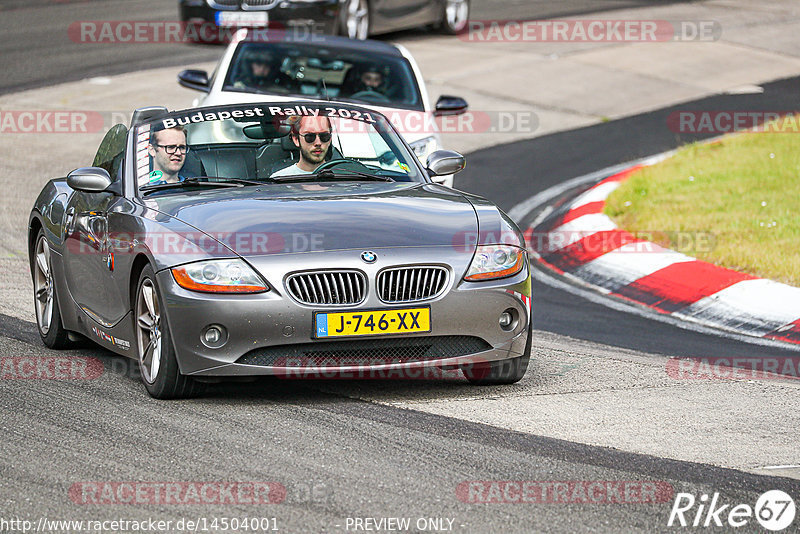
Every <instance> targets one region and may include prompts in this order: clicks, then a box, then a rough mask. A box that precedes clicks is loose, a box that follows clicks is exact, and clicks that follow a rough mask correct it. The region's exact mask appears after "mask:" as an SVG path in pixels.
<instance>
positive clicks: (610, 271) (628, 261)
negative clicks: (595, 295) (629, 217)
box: [572, 241, 696, 291]
mask: <svg viewBox="0 0 800 534" xmlns="http://www.w3.org/2000/svg"><path fill="white" fill-rule="evenodd" d="M643 247H645V249H644V250H643ZM648 248H649V249H650V250H647V249H648ZM692 261H696V260H694V258H690V257H689V256H685V255H683V254H680V253H678V252H675V251H673V250H669V249H666V248H662V247H660V246H658V245H656V244H655V243H650V242H649V241H639V242H635V243H628V244H627V245H623V246H621V247H620V248H618V249H617V250H614V251H611V252H609V253H607V254H603V255H602V256H600V257H598V258H596V259H594V260H592V261H590V262H589V263H586V264H584V265H582V266H580V267H578V268H577V269H575V270H574V271H572V274H574V275H575V276H577V277H578V278H582V279H583V280H586V281H588V282H589V283H590V284H594V285H596V286H600V287H602V288H604V289H608V290H609V291H616V290H618V289H619V288H621V287H623V286H626V285H628V284H630V283H631V282H634V281H636V280H639V279H640V278H643V277H645V276H648V275H650V274H653V273H654V272H656V271H659V270H661V269H664V268H665V267H669V266H670V265H672V264H674V263H679V262H692Z"/></svg>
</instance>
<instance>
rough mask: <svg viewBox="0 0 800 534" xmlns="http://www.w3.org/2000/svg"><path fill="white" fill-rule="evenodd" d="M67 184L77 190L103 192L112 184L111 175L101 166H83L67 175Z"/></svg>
mask: <svg viewBox="0 0 800 534" xmlns="http://www.w3.org/2000/svg"><path fill="white" fill-rule="evenodd" d="M67 185H68V186H70V187H71V188H72V189H74V190H76V191H83V192H85V193H101V192H103V191H105V190H106V189H108V186H110V185H111V176H110V175H109V174H108V171H107V170H105V169H101V168H100V167H81V168H80V169H75V170H74V171H72V172H71V173H69V174H68V175H67Z"/></svg>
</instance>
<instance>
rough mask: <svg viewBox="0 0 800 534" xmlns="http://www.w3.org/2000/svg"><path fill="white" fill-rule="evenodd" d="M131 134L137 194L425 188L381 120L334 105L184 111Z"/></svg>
mask: <svg viewBox="0 0 800 534" xmlns="http://www.w3.org/2000/svg"><path fill="white" fill-rule="evenodd" d="M136 135H137V149H136V150H137V151H136V168H137V184H138V186H139V189H140V191H142V192H145V191H148V190H156V189H167V188H169V189H173V188H174V189H181V188H183V189H187V190H189V189H191V187H188V186H193V187H225V186H243V185H249V184H276V183H282V182H291V181H344V180H355V181H383V182H421V181H423V177H422V174H421V173H420V171H419V169H418V167H417V165H416V162H415V161H414V156H413V155H412V154H411V153H410V152H409V151H408V149H407V148H406V146H405V145H404V144H403V142H402V141H401V140H400V138H399V136H398V135H397V133H396V132H395V131H394V130H393V129H392V127H391V126H390V125H389V124H388V122H387V121H386V119H385V118H383V116H381V115H379V114H377V113H375V112H371V111H368V110H364V109H359V108H353V107H349V106H343V105H340V104H324V105H323V104H320V105H318V106H316V105H312V104H309V103H307V102H306V103H281V104H275V105H271V104H251V105H237V106H221V107H213V108H202V109H196V110H187V111H183V112H178V113H173V114H171V115H168V116H166V117H164V118H160V119H158V120H157V121H154V122H152V123H149V124H144V125H141V126H139V127H138V130H137V134H136ZM181 185H183V186H187V187H181Z"/></svg>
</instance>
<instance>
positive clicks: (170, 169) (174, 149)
mask: <svg viewBox="0 0 800 534" xmlns="http://www.w3.org/2000/svg"><path fill="white" fill-rule="evenodd" d="M188 150H189V148H188V146H187V145H186V130H184V129H183V127H182V126H176V127H175V128H167V129H164V130H159V131H157V132H153V133H152V134H151V135H150V146H148V147H147V152H148V153H149V154H150V157H151V158H152V159H153V170H152V172H150V174H149V176H148V181H147V183H146V184H140V185H161V184H171V183H176V182H182V181H184V180H185V179H186V177H185V176H182V175H181V174H180V172H181V170H182V169H183V164H184V163H186V152H187V151H188Z"/></svg>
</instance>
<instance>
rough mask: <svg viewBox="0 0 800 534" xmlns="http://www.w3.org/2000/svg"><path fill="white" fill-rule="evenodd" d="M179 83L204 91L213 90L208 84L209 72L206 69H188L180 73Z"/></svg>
mask: <svg viewBox="0 0 800 534" xmlns="http://www.w3.org/2000/svg"><path fill="white" fill-rule="evenodd" d="M178 83H179V84H181V85H182V86H184V87H186V88H188V89H194V90H195V91H203V92H204V93H207V92H209V91H210V90H211V88H210V87H209V86H208V73H207V72H206V71H204V70H195V69H187V70H182V71H181V72H179V73H178Z"/></svg>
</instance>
